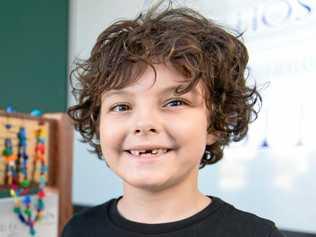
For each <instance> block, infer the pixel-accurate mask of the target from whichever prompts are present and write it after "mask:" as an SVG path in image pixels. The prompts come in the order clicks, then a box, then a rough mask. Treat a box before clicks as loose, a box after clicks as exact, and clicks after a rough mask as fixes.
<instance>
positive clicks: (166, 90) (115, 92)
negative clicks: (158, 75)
mask: <svg viewBox="0 0 316 237" xmlns="http://www.w3.org/2000/svg"><path fill="white" fill-rule="evenodd" d="M179 86H180V85H176V86H170V87H166V88H164V89H162V90H161V91H160V92H159V93H158V94H159V95H161V94H163V95H164V94H170V92H173V91H175V90H176V89H177V88H178V87H179ZM190 92H192V93H193V94H196V93H197V92H196V88H193V89H192V90H190V91H188V92H187V93H190ZM133 94H134V93H133V92H130V91H128V90H124V89H122V90H111V91H108V92H105V93H104V95H103V96H106V97H107V98H109V97H112V96H116V95H129V96H133ZM185 94H186V93H185Z"/></svg>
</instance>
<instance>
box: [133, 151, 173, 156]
mask: <svg viewBox="0 0 316 237" xmlns="http://www.w3.org/2000/svg"><path fill="white" fill-rule="evenodd" d="M150 151H151V153H152V154H155V155H158V154H163V153H166V152H167V151H168V150H167V149H153V150H150ZM130 152H131V153H132V154H133V155H135V156H139V155H140V153H143V152H146V150H130Z"/></svg>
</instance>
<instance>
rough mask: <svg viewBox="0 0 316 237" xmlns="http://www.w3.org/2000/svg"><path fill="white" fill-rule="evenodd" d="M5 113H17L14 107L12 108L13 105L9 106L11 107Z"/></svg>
mask: <svg viewBox="0 0 316 237" xmlns="http://www.w3.org/2000/svg"><path fill="white" fill-rule="evenodd" d="M5 111H6V112H7V113H13V112H15V111H14V108H13V106H11V105H9V106H8V107H7V108H6V110H5Z"/></svg>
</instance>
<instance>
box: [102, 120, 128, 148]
mask: <svg viewBox="0 0 316 237" xmlns="http://www.w3.org/2000/svg"><path fill="white" fill-rule="evenodd" d="M99 131H100V143H101V148H102V152H103V153H105V151H106V150H108V149H107V148H111V149H113V148H114V149H118V148H119V144H120V141H121V139H122V136H123V135H122V134H123V132H122V131H123V128H122V123H116V122H113V121H110V120H108V119H106V118H101V121H100V129H99Z"/></svg>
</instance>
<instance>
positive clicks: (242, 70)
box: [67, 5, 262, 169]
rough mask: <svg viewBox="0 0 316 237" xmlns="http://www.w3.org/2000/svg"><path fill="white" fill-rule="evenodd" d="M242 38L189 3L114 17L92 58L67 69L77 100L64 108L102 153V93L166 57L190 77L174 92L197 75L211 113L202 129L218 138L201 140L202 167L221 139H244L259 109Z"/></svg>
mask: <svg viewBox="0 0 316 237" xmlns="http://www.w3.org/2000/svg"><path fill="white" fill-rule="evenodd" d="M240 37H241V34H237V33H233V32H228V31H226V30H224V28H223V27H221V26H219V25H217V24H216V23H215V22H214V21H212V20H209V19H207V18H205V17H203V16H202V15H200V14H199V13H198V12H196V11H194V10H192V9H190V8H185V7H180V8H173V7H172V6H171V5H169V6H168V7H167V8H166V9H164V10H162V11H158V6H156V7H153V8H151V9H150V10H148V11H147V12H146V13H145V14H142V13H141V14H139V15H138V16H137V17H136V19H134V20H119V21H117V22H115V23H113V24H112V25H110V26H109V27H108V28H106V29H105V30H104V31H103V32H102V33H101V34H100V35H99V36H98V38H97V42H96V43H95V45H94V47H93V49H92V51H91V55H90V57H89V58H88V59H87V60H79V61H77V62H76V63H75V68H74V69H73V70H72V71H71V74H70V81H71V87H72V93H73V95H74V96H75V98H76V100H77V101H78V103H77V104H75V105H73V106H71V107H69V108H68V110H67V113H68V115H69V116H70V117H71V119H72V120H73V122H74V125H75V129H76V130H77V131H79V132H80V134H81V135H82V137H83V140H82V142H85V143H88V144H90V145H91V146H92V147H93V150H92V152H94V153H96V154H97V155H98V157H99V158H100V159H102V152H101V146H100V140H99V120H100V107H101V95H102V94H103V93H104V92H105V91H108V90H111V89H121V88H124V87H126V86H127V85H129V84H130V83H133V82H135V80H137V78H138V77H139V75H141V74H142V73H143V72H144V71H145V69H146V68H147V67H148V66H150V67H151V68H152V69H153V70H154V72H155V76H156V70H155V68H154V64H158V63H168V64H170V65H172V66H173V67H174V68H175V69H176V70H177V71H178V72H179V73H181V74H182V75H183V76H184V77H185V78H188V79H190V83H189V84H188V86H187V87H185V88H182V90H177V91H176V92H177V93H179V94H183V93H186V92H188V91H190V90H191V89H192V88H193V87H194V86H195V85H196V84H197V83H198V82H199V81H202V83H203V85H204V90H205V92H206V93H205V96H204V97H205V103H206V106H207V108H208V110H209V112H210V113H209V118H208V119H209V121H210V123H209V127H208V130H207V131H208V133H212V134H214V135H215V136H216V137H217V140H216V142H215V143H214V144H212V145H207V146H206V151H209V154H211V156H207V155H206V154H205V155H204V156H203V157H202V159H201V163H200V169H201V168H203V167H204V166H205V165H207V164H213V163H215V162H217V161H219V160H220V159H221V158H222V157H223V149H224V147H225V146H226V145H228V144H229V143H230V142H231V141H239V140H241V139H242V138H244V137H245V135H246V134H247V131H248V125H249V123H250V122H252V121H254V120H255V119H256V118H257V114H258V112H259V110H260V107H261V101H262V100H261V96H260V94H259V93H258V91H257V89H256V86H253V87H252V88H251V87H249V86H247V85H246V79H247V78H248V77H247V75H246V74H247V72H248V70H247V67H246V66H247V62H248V53H247V49H246V47H245V46H244V44H243V43H242V41H241V40H240ZM74 82H77V84H76V86H75V85H74ZM257 102H258V103H257ZM258 104H259V107H258V106H256V105H258Z"/></svg>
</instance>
